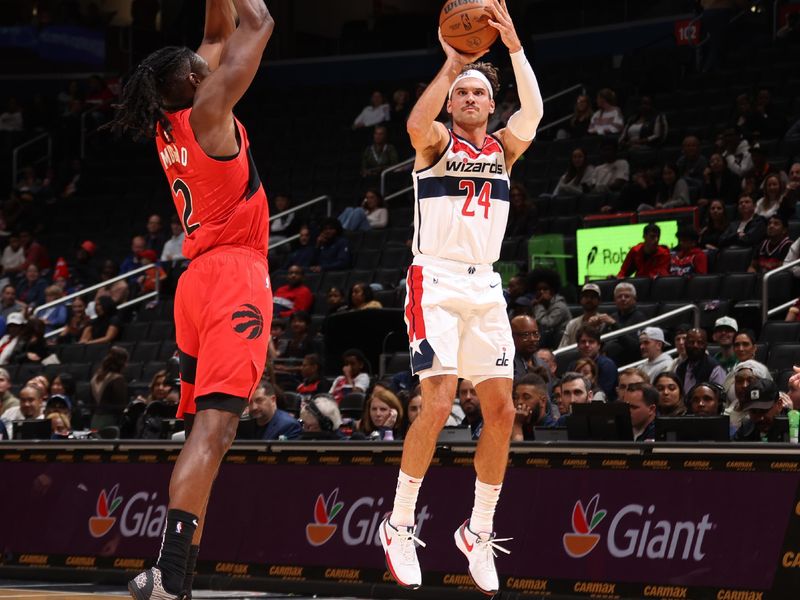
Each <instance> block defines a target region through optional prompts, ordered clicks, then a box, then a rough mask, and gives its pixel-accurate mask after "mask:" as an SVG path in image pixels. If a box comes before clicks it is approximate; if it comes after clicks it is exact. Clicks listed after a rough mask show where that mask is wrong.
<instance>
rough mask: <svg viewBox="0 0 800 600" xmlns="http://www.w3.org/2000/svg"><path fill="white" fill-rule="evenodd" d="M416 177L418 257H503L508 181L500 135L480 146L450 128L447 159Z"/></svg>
mask: <svg viewBox="0 0 800 600" xmlns="http://www.w3.org/2000/svg"><path fill="white" fill-rule="evenodd" d="M413 177H414V197H415V201H414V243H413V246H412V249H413V251H414V254H415V255H418V254H424V255H427V256H435V257H438V258H446V259H448V260H455V261H459V262H463V263H467V264H471V265H490V264H492V263H494V262H496V261H497V260H498V259H499V258H500V246H501V245H502V243H503V236H504V235H505V231H506V223H507V221H508V210H509V205H508V188H509V179H508V173H507V170H506V161H505V154H504V153H503V146H502V145H501V144H500V142H499V141H498V140H497V139H496V138H495V137H493V136H490V135H487V136H486V139H484V141H483V146H482V147H481V148H476V147H475V146H473V145H472V144H471V143H470V142H468V141H467V140H465V139H464V138H462V137H459V136H458V135H456V134H455V133H453V132H452V131H450V141H449V142H448V144H447V148H446V149H445V151H444V154H443V155H442V157H441V158H440V159H439V160H438V161H437V162H436V163H435V164H433V165H431V166H430V167H427V168H425V169H421V170H419V171H416V172H415V173H414V175H413Z"/></svg>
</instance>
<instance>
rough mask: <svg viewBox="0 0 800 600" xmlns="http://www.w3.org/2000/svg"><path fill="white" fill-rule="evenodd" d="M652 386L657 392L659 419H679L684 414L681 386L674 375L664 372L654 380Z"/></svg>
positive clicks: (684, 406) (684, 405) (684, 407)
mask: <svg viewBox="0 0 800 600" xmlns="http://www.w3.org/2000/svg"><path fill="white" fill-rule="evenodd" d="M653 385H654V386H655V388H656V390H658V406H657V409H658V416H659V417H681V416H683V415H685V414H686V412H687V410H686V404H685V403H684V402H683V385H682V384H681V380H680V379H678V376H677V375H675V373H670V372H669V371H664V372H663V373H661V374H659V375H658V376H657V377H656V378H655V381H653Z"/></svg>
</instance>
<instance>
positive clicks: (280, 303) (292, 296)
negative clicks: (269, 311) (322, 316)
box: [274, 265, 314, 318]
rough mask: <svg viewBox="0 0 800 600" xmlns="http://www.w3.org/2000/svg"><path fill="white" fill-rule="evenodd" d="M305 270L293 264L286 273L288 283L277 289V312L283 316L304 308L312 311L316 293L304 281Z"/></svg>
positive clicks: (275, 298) (275, 299)
mask: <svg viewBox="0 0 800 600" xmlns="http://www.w3.org/2000/svg"><path fill="white" fill-rule="evenodd" d="M304 278H305V271H303V267H301V266H300V265H292V266H291V267H289V271H288V273H287V275H286V285H282V286H280V287H279V288H278V289H277V290H275V297H274V303H275V312H276V315H277V316H279V317H281V318H286V317H290V316H291V315H292V313H294V312H296V311H298V310H302V311H305V312H310V311H311V305H312V304H313V303H314V294H312V293H311V289H310V288H309V287H308V286H307V285H305V283H304V282H303V281H304Z"/></svg>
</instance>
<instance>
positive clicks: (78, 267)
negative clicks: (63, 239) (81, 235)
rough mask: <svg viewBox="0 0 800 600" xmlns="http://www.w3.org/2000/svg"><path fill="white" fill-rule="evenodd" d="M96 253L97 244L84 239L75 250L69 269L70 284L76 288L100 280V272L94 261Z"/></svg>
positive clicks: (88, 285)
mask: <svg viewBox="0 0 800 600" xmlns="http://www.w3.org/2000/svg"><path fill="white" fill-rule="evenodd" d="M96 253H97V244H95V243H94V242H93V241H91V240H84V241H83V242H81V245H80V246H78V249H77V250H76V251H75V263H74V264H73V265H72V267H71V269H70V271H71V276H72V285H73V286H74V287H75V288H76V289H82V288H85V287H90V286H92V285H94V284H96V283H97V282H99V281H100V274H99V272H98V270H97V266H96V265H95V263H94V257H95V254H96Z"/></svg>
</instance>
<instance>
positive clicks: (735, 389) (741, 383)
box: [723, 332, 772, 426]
mask: <svg viewBox="0 0 800 600" xmlns="http://www.w3.org/2000/svg"><path fill="white" fill-rule="evenodd" d="M740 335H741V332H740V333H739V334H738V335H737V336H736V337H737V339H738V338H739V336H740ZM758 379H769V380H770V381H771V380H772V374H771V373H770V372H769V369H767V367H766V365H764V364H762V363H760V362H758V361H757V360H745V361H742V362H740V363H739V364H737V365H736V366H735V367H734V368H733V371H732V373H731V377H730V379H728V380H726V382H725V385H724V386H723V389H724V393H725V396H726V398H727V400H728V402H729V404H728V406H727V407H726V408H725V414H726V415H728V416H729V417H730V420H731V425H736V426H738V425H739V424H741V423H742V421H743V420H744V418H745V416H747V413H746V411H744V410H743V409H742V407H743V406H744V401H745V399H746V396H747V393H746V390H747V388H748V386H749V385H750V384H751V383H753V382H754V381H756V380H758ZM728 386H729V387H728Z"/></svg>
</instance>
